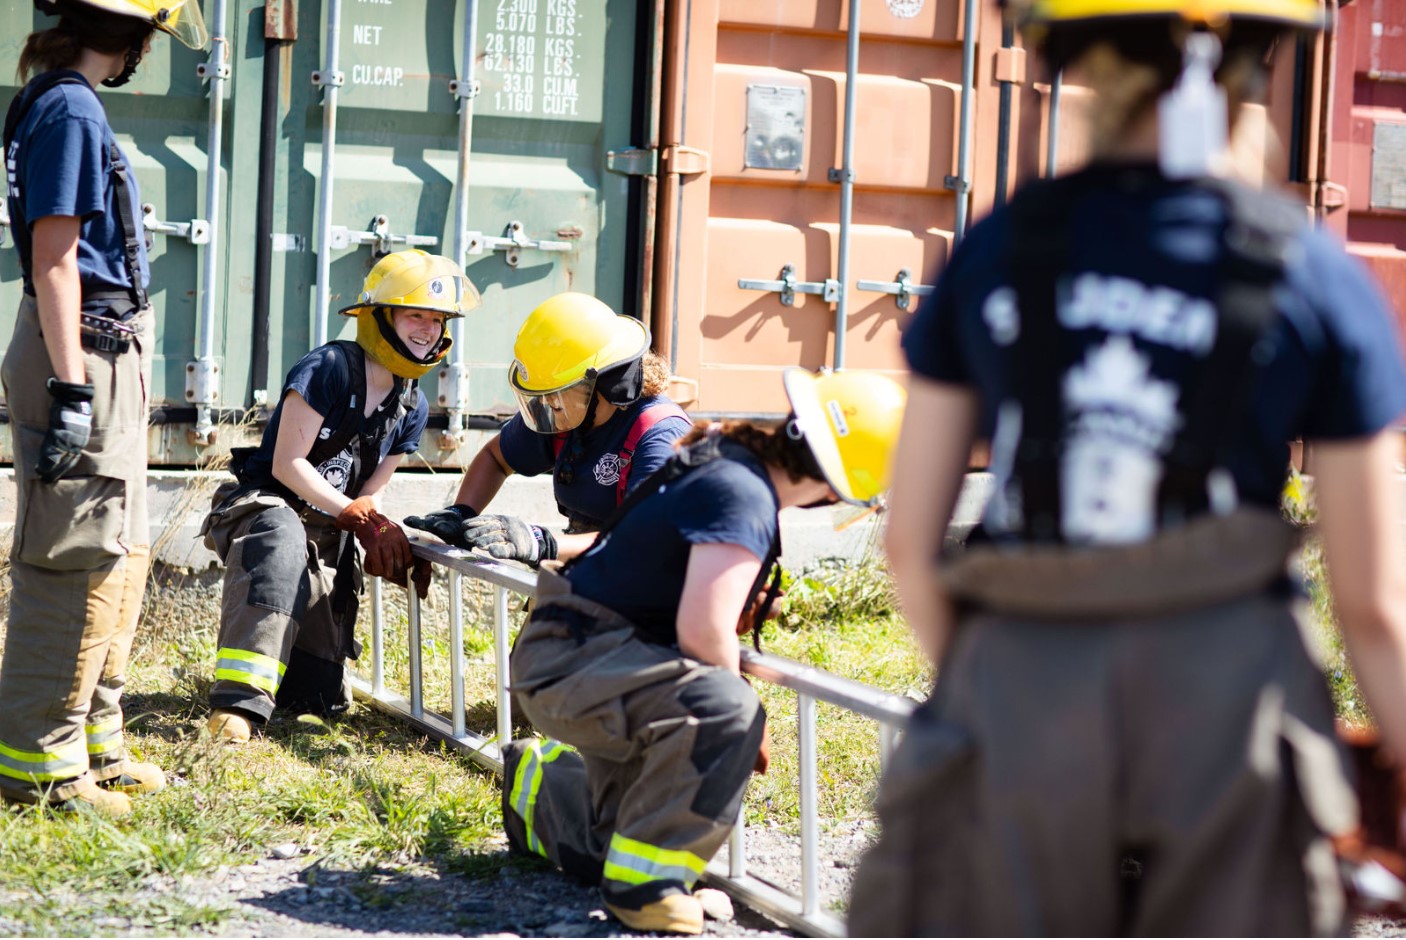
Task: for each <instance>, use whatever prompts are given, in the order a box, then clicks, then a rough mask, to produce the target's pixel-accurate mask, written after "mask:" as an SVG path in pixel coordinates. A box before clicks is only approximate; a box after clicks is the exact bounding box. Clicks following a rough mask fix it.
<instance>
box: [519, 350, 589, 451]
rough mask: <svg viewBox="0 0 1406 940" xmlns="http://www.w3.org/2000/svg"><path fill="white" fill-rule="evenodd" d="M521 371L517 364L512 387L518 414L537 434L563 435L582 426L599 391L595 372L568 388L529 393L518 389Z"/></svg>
mask: <svg viewBox="0 0 1406 940" xmlns="http://www.w3.org/2000/svg"><path fill="white" fill-rule="evenodd" d="M518 369H519V366H518V364H517V363H513V368H512V372H511V373H510V375H509V384H511V385H512V387H513V394H514V395H516V396H517V407H518V412H519V413H520V414H521V415H522V420H523V421H524V422H526V423H527V426H528V427H529V428H531V429H532V430H534V431H536V432H537V433H538V434H560V433H562V432H563V431H570V430H571V429H572V428H575V427H579V426H580V424H581V422H582V421H585V420H586V409H587V408H588V407H589V406H590V404H591V396H592V395H594V394H595V391H596V376H595V373H594V372H589V373H587V374H586V377H585V378H583V379H581V380H579V381H577V382H573V383H572V384H570V385H568V386H566V387H565V388H559V389H554V390H552V391H550V392H529V391H525V390H524V389H522V388H519V387H518V382H517V375H518Z"/></svg>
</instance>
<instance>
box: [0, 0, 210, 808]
mask: <svg viewBox="0 0 1406 940" xmlns="http://www.w3.org/2000/svg"><path fill="white" fill-rule="evenodd" d="M36 6H37V7H38V8H39V9H40V10H41V11H42V12H44V13H48V14H51V15H52V14H57V15H58V16H59V22H58V25H57V26H55V27H53V28H51V29H46V30H42V31H39V32H36V33H32V34H30V36H29V38H28V39H27V40H26V41H25V44H24V49H23V50H22V51H21V53H20V60H19V69H18V71H19V74H20V76H21V77H23V76H26V75H28V74H30V73H31V72H37V73H38V74H37V75H36V76H35V77H34V78H33V79H32V80H31V81H30V82H29V83H28V84H27V85H25V86H24V88H23V89H21V91H20V93H19V94H18V95H17V96H16V97H15V100H14V101H13V102H12V103H11V105H10V110H9V113H8V114H7V116H6V119H5V138H4V140H5V161H6V167H7V170H8V177H9V209H10V214H11V218H12V223H13V231H14V233H15V246H16V248H17V249H18V250H19V258H20V266H21V269H22V271H23V276H24V296H23V297H22V298H21V300H20V307H19V314H18V318H17V320H16V322H15V333H14V336H13V338H12V339H11V341H10V347H9V349H8V350H7V351H6V354H5V361H4V367H3V380H4V385H5V398H6V401H7V403H8V405H9V411H10V432H11V434H12V435H13V443H14V453H15V476H16V483H17V484H18V505H17V507H16V515H15V543H14V548H13V549H12V551H11V555H10V577H11V582H12V585H13V591H12V593H11V595H10V615H9V620H8V625H7V629H6V636H5V657H4V661H3V663H0V796H3V797H4V798H5V799H7V800H17V801H22V802H34V801H36V800H40V799H47V800H48V801H49V802H50V803H56V804H60V805H74V804H78V803H83V804H88V805H91V806H94V807H96V808H98V809H99V810H102V811H104V812H106V813H109V814H112V815H122V814H124V813H126V812H128V811H129V810H130V809H131V801H130V800H129V799H128V797H127V796H126V795H125V793H124V792H117V791H125V792H131V793H141V792H151V791H154V790H159V789H161V787H162V786H164V785H165V777H164V775H163V774H162V773H161V770H160V768H158V767H156V766H154V765H152V764H147V763H138V762H135V761H132V760H129V759H128V756H127V750H126V748H125V746H124V744H123V737H122V707H121V701H120V700H121V696H122V686H123V684H124V682H125V679H126V675H125V674H126V670H127V657H128V655H129V653H130V651H131V647H132V639H133V636H134V635H135V632H136V628H137V618H138V615H139V614H140V612H141V604H142V594H143V592H144V590H145V587H146V574H147V565H148V555H149V545H148V542H149V536H148V534H147V518H146V459H147V438H146V425H147V394H146V389H147V388H148V387H149V385H150V381H151V378H150V376H151V358H150V357H151V349H152V330H153V325H154V314H153V313H152V309H151V305H150V303H149V302H148V299H147V287H148V280H149V278H148V275H149V271H148V268H147V258H146V250H145V245H144V242H143V240H142V230H141V224H140V219H141V208H140V206H141V199H140V197H139V196H138V195H137V183H136V180H135V179H134V178H133V177H132V173H131V168H130V164H129V163H128V161H127V157H126V155H125V154H124V153H123V152H122V149H121V148H120V147H119V146H118V145H117V141H116V139H115V138H114V137H113V133H112V128H111V127H110V126H109V125H108V122H107V115H106V113H105V112H104V110H103V105H102V102H101V101H100V100H99V99H98V96H97V93H96V91H95V88H96V87H97V86H98V85H99V84H102V85H107V86H109V87H116V86H119V85H123V84H125V83H126V82H127V80H128V79H129V78H130V77H131V76H132V73H133V72H134V71H135V70H136V68H137V65H138V63H140V62H141V58H142V55H143V54H144V53H145V52H146V50H147V49H148V48H149V47H150V43H151V37H152V33H153V31H154V30H157V29H159V30H162V31H163V32H166V33H169V34H171V35H172V36H175V37H176V38H177V39H179V40H180V41H181V42H182V43H184V44H185V45H187V46H189V47H191V48H200V47H202V46H204V45H205V41H206V36H205V24H204V23H203V22H202V21H201V17H200V7H199V6H198V4H197V3H196V2H195V0H169V2H163V0H59V2H58V3H51V2H47V0H37V2H36Z"/></svg>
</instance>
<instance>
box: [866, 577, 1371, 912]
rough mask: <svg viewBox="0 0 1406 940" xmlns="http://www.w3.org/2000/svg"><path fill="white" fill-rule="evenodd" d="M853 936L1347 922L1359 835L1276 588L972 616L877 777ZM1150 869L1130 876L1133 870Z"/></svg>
mask: <svg viewBox="0 0 1406 940" xmlns="http://www.w3.org/2000/svg"><path fill="white" fill-rule="evenodd" d="M878 809H879V817H880V822H881V825H882V836H881V838H880V840H879V842H878V843H877V845H876V846H875V847H874V849H873V850H872V851H871V852H870V853H869V854H868V855H867V856H866V858H865V859H864V860H863V862H862V864H861V865H860V867H859V870H858V873H857V876H856V879H855V883H854V889H853V896H852V898H851V903H850V918H849V929H850V933H851V935H852V936H950V935H966V936H973V935H975V936H986V935H1001V936H1022V935H1047V936H1066V935H1076V934H1077V935H1081V936H1113V935H1116V934H1132V935H1157V936H1202V935H1216V936H1260V935H1274V936H1309V935H1324V934H1336V933H1339V932H1341V931H1342V930H1343V929H1344V927H1345V926H1346V921H1345V916H1346V911H1345V902H1344V898H1343V892H1342V888H1341V885H1340V883H1339V880H1338V871H1337V866H1336V861H1335V859H1334V856H1333V852H1332V849H1331V847H1330V845H1329V841H1328V839H1327V837H1326V835H1325V834H1326V833H1343V832H1348V831H1351V830H1352V829H1353V828H1354V827H1355V825H1356V804H1355V798H1354V796H1353V794H1352V792H1351V789H1350V787H1349V785H1348V782H1347V777H1346V774H1345V770H1344V764H1343V761H1342V757H1341V754H1340V752H1339V750H1338V748H1337V746H1336V743H1335V739H1334V735H1333V711H1332V706H1331V703H1330V701H1329V698H1328V695H1327V690H1326V688H1325V685H1324V682H1323V678H1322V674H1321V672H1320V671H1319V669H1318V666H1317V665H1316V664H1315V663H1314V662H1313V660H1312V658H1311V657H1310V656H1309V654H1308V652H1307V648H1306V644H1305V641H1304V638H1303V637H1302V635H1301V633H1300V630H1299V627H1298V624H1297V623H1296V621H1295V618H1294V617H1293V616H1292V614H1291V612H1290V610H1289V604H1288V602H1287V601H1285V600H1284V599H1282V598H1276V597H1271V596H1264V595H1261V596H1255V597H1251V598H1246V599H1242V600H1237V601H1233V602H1230V603H1223V604H1219V605H1216V606H1211V607H1206V608H1202V609H1199V610H1196V611H1193V612H1190V613H1183V614H1178V615H1174V616H1164V617H1148V618H1142V619H1139V620H1136V621H1123V622H1101V623H1085V624H1077V623H1057V622H1038V621H1031V620H1021V619H1015V618H1011V617H1001V616H996V615H992V614H979V615H974V616H971V617H968V618H967V619H966V620H965V621H964V622H963V624H962V625H961V626H960V627H959V628H958V633H957V634H956V636H955V638H954V641H953V646H952V649H951V650H950V652H949V654H948V656H947V657H946V658H945V659H944V661H943V664H942V669H941V672H940V675H939V679H938V683H937V688H936V690H935V691H934V694H933V696H932V698H931V699H930V700H929V701H928V702H927V703H926V704H925V705H924V706H922V707H921V708H920V709H919V710H918V711H917V712H916V713H915V714H914V716H913V719H912V721H911V723H910V725H909V727H908V730H907V733H906V735H905V737H904V740H903V742H902V744H901V745H900V747H899V748H898V750H897V752H896V753H895V755H894V759H893V761H892V763H891V765H890V767H889V769H888V771H887V772H886V773H885V775H884V779H883V781H882V783H881V786H880V793H879V801H878ZM1128 858H1132V859H1136V860H1138V861H1140V862H1141V864H1142V873H1141V877H1138V878H1132V879H1129V878H1127V877H1126V876H1125V877H1121V878H1120V867H1121V865H1122V863H1123V862H1124V860H1125V859H1128Z"/></svg>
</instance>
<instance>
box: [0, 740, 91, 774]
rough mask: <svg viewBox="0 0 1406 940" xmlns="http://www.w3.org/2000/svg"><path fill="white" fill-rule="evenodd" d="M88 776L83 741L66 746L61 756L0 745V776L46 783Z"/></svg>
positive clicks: (2, 743) (1, 743)
mask: <svg viewBox="0 0 1406 940" xmlns="http://www.w3.org/2000/svg"><path fill="white" fill-rule="evenodd" d="M87 772H88V755H87V754H86V753H85V752H84V750H83V742H82V741H75V742H73V743H72V744H70V745H67V746H66V747H65V748H64V749H63V753H61V754H54V753H42V752H38V751H21V750H19V749H18V748H14V747H10V746H9V745H8V744H6V743H5V742H3V741H0V776H5V777H13V778H14V779H16V780H23V781H25V782H31V781H38V782H41V783H47V782H50V781H53V780H71V779H72V778H74V777H81V776H82V775H83V774H85V773H87Z"/></svg>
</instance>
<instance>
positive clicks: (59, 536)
mask: <svg viewBox="0 0 1406 940" xmlns="http://www.w3.org/2000/svg"><path fill="white" fill-rule="evenodd" d="M127 325H128V326H131V327H134V328H136V329H138V330H140V331H141V332H140V333H139V334H138V335H137V336H136V338H135V339H133V340H132V341H131V344H130V346H129V348H128V349H127V350H126V351H124V352H115V351H112V352H108V351H96V350H91V349H87V348H86V347H85V348H84V349H83V369H84V373H85V375H86V377H87V381H88V382H90V383H91V384H92V385H93V387H94V399H93V403H92V409H93V430H92V435H91V437H90V439H89V442H88V446H87V447H85V448H84V449H83V453H82V455H81V456H80V457H79V458H78V462H77V464H76V465H75V466H74V467H73V469H72V470H70V471H69V472H68V473H67V474H66V475H65V476H64V477H63V478H62V479H60V480H59V481H57V482H56V483H52V484H48V483H44V482H42V481H41V480H39V478H38V477H36V476H35V473H34V470H35V466H36V464H37V462H38V460H39V448H40V445H41V444H42V442H43V440H44V435H45V434H46V433H47V431H48V428H49V404H50V401H51V398H50V396H49V392H48V389H47V387H46V384H45V383H46V382H47V381H48V379H49V378H50V377H51V376H52V375H53V370H52V369H51V368H50V365H49V354H48V351H47V349H46V348H45V346H44V339H43V336H42V335H41V334H40V332H39V317H38V312H37V307H36V304H35V302H34V299H33V298H32V297H29V296H25V297H24V299H23V300H22V301H21V302H20V308H19V315H18V319H17V320H16V323H15V333H14V337H13V338H12V339H11V341H10V346H9V349H8V350H7V351H6V353H5V359H4V364H3V367H0V378H2V379H3V381H4V385H5V397H6V402H7V404H8V405H9V411H10V433H11V435H12V437H13V443H14V453H15V482H16V486H17V491H18V492H17V496H18V503H17V506H16V513H15V536H14V546H13V548H12V550H11V553H10V578H11V584H12V591H11V595H10V614H9V619H8V621H7V623H6V632H5V651H4V657H3V660H0V793H3V794H4V795H5V796H8V797H10V798H12V799H18V800H35V799H38V798H40V797H42V796H44V795H47V796H48V798H49V799H51V800H55V801H60V800H64V799H67V798H68V797H70V796H72V795H73V794H74V793H75V792H76V790H77V789H78V787H79V786H80V785H85V784H86V783H87V782H88V781H89V780H98V781H101V780H108V779H112V778H114V777H118V776H121V775H122V773H123V772H124V771H125V768H126V761H127V751H126V748H125V746H124V743H123V717H122V705H121V698H122V688H123V685H124V684H125V682H126V670H127V658H128V656H129V654H130V652H131V649H132V640H133V638H134V636H135V635H136V629H137V620H138V618H139V617H140V614H141V606H142V595H143V593H144V591H145V588H146V576H147V568H148V564H149V556H150V547H149V542H150V536H149V534H148V529H147V514H146V462H147V390H148V389H149V388H150V385H151V353H150V349H151V336H152V325H153V316H152V311H151V308H149V307H148V308H146V309H144V310H142V311H140V312H139V313H137V315H136V316H135V317H133V318H131V319H130V320H128V321H127Z"/></svg>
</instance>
